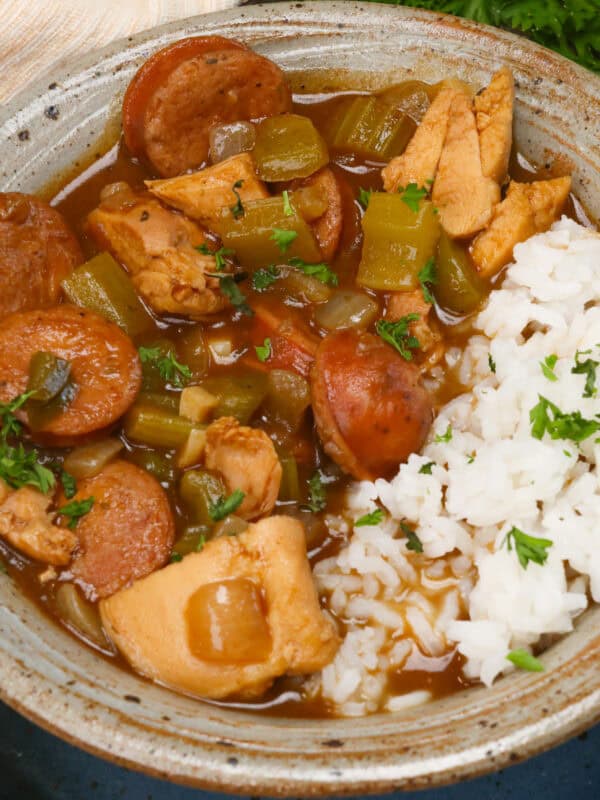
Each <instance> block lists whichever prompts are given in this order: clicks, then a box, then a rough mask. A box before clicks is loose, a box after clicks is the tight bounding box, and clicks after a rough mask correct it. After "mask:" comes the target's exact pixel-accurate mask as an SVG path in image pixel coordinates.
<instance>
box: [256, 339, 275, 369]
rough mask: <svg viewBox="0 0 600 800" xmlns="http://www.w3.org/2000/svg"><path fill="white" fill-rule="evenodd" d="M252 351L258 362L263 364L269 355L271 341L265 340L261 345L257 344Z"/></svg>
mask: <svg viewBox="0 0 600 800" xmlns="http://www.w3.org/2000/svg"><path fill="white" fill-rule="evenodd" d="M254 350H255V351H256V357H257V358H258V360H259V361H261V362H262V363H263V364H264V362H265V361H266V360H267V359H268V358H269V356H270V355H271V340H270V339H269V338H267V339H265V340H264V342H263V343H262V344H257V345H256V347H255V348H254Z"/></svg>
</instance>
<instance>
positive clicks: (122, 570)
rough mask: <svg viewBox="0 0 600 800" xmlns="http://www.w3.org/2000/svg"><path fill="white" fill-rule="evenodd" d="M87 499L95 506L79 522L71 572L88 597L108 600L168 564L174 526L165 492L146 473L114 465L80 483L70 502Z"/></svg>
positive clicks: (123, 464) (127, 465)
mask: <svg viewBox="0 0 600 800" xmlns="http://www.w3.org/2000/svg"><path fill="white" fill-rule="evenodd" d="M89 497H93V498H94V504H93V505H92V508H91V510H90V511H89V512H88V513H87V514H85V515H84V516H82V517H80V518H79V521H78V524H77V528H76V529H75V532H76V534H77V536H78V538H79V544H78V549H77V551H76V553H75V557H74V559H73V562H72V563H71V566H70V568H69V571H70V572H71V573H72V575H73V577H74V579H75V580H76V581H77V582H78V583H80V584H81V586H82V588H83V589H84V590H85V591H86V593H87V594H88V595H91V596H92V597H94V598H102V597H109V596H110V595H111V594H114V593H115V592H118V591H119V589H123V588H124V587H125V586H128V585H129V584H131V583H132V582H133V581H134V580H137V579H138V578H143V577H144V576H145V575H149V574H150V573H151V572H154V570H157V569H159V568H160V567H162V566H163V565H164V564H166V562H167V561H168V559H169V556H170V554H171V550H172V547H173V541H174V539H175V523H174V521H173V514H172V513H171V508H170V506H169V501H168V499H167V495H166V493H165V491H164V489H163V488H162V486H161V485H160V484H159V483H158V481H157V480H156V479H155V478H153V477H152V476H151V475H150V474H149V473H148V472H146V470H144V469H140V467H136V466H135V465H134V464H130V463H129V462H127V461H122V460H116V461H113V462H112V463H110V464H108V466H106V467H105V468H104V469H103V470H102V472H100V473H99V474H98V475H95V476H94V477H93V478H87V479H85V480H82V481H79V482H78V485H77V494H76V495H75V496H74V497H73V498H72V500H71V501H69V502H73V501H76V500H85V499H87V498H89ZM66 502H67V501H66V500H63V503H61V505H62V504H64V503H66Z"/></svg>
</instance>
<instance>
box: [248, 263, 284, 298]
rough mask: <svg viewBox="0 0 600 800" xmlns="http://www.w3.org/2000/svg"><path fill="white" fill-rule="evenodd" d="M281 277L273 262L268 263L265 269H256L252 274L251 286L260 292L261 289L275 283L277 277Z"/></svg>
mask: <svg viewBox="0 0 600 800" xmlns="http://www.w3.org/2000/svg"><path fill="white" fill-rule="evenodd" d="M280 277H281V272H280V270H278V269H277V267H276V266H275V265H274V264H271V265H269V266H268V267H266V268H265V269H257V270H256V272H255V273H254V274H253V275H252V288H253V289H254V290H255V291H257V292H262V291H263V289H268V287H269V286H270V285H271V284H272V283H275V281H276V280H277V278H280Z"/></svg>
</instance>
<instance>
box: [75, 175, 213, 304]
mask: <svg viewBox="0 0 600 800" xmlns="http://www.w3.org/2000/svg"><path fill="white" fill-rule="evenodd" d="M107 189H108V190H109V191H107V190H105V191H104V193H103V196H102V202H101V203H100V205H99V206H98V208H96V209H95V210H94V211H92V213H91V214H90V215H89V216H88V218H87V230H88V232H89V233H90V234H91V235H92V236H93V238H94V239H95V240H96V241H97V242H98V243H99V244H100V245H101V246H102V247H105V248H106V249H107V250H109V251H110V252H111V253H112V254H113V255H114V257H115V258H116V259H117V260H118V261H120V262H121V263H122V264H123V265H124V266H125V267H126V268H127V270H128V271H129V273H130V275H131V279H132V281H133V284H134V286H135V287H136V289H137V291H138V292H139V293H140V294H141V295H142V297H143V298H144V299H145V300H146V302H147V303H148V305H149V306H151V308H153V309H154V311H156V313H157V314H175V315H178V316H184V317H190V318H191V319H199V318H202V317H203V316H205V315H206V314H213V313H215V312H217V311H220V310H221V309H222V308H223V307H224V306H225V305H226V303H227V301H226V299H225V298H224V297H223V295H222V294H221V293H220V292H219V280H218V279H217V278H211V277H209V276H207V274H206V273H211V272H214V271H215V259H214V257H213V256H210V255H202V254H201V253H199V252H198V250H197V249H196V248H197V247H198V246H199V245H201V244H203V243H204V241H205V240H204V234H203V233H202V231H201V230H200V228H198V227H197V225H195V224H194V223H193V222H190V221H189V220H187V219H185V217H182V216H181V215H180V214H177V213H176V212H174V211H168V210H167V209H165V208H163V207H162V206H161V205H160V203H159V202H158V201H157V200H154V199H152V198H149V197H145V196H143V195H136V194H135V193H134V192H133V191H132V190H131V189H130V188H129V186H127V184H113V185H112V186H111V187H107Z"/></svg>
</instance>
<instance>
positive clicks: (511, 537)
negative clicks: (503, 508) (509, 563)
mask: <svg viewBox="0 0 600 800" xmlns="http://www.w3.org/2000/svg"><path fill="white" fill-rule="evenodd" d="M504 541H505V542H506V546H507V547H508V549H509V551H512V549H513V546H514V549H515V552H516V554H517V558H518V559H519V564H520V565H521V566H522V567H523V569H527V565H528V564H529V562H530V561H533V563H534V564H540V565H542V566H543V565H544V564H545V563H546V559H547V558H548V553H547V550H548V548H549V547H552V541H551V540H550V539H538V538H537V537H535V536H529V534H527V533H523V531H521V530H519V528H515V527H514V526H513V527H512V528H511V529H510V530H509V532H508V533H507V534H506V537H505V538H504Z"/></svg>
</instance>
